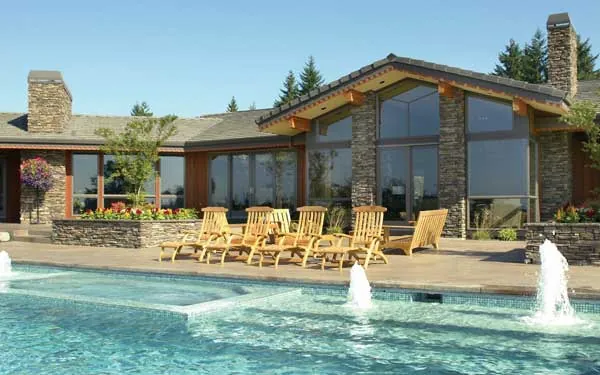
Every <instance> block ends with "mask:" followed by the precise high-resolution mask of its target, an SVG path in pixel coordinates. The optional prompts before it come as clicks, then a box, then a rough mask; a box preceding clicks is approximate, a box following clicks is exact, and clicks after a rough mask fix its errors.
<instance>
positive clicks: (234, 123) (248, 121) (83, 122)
mask: <svg viewBox="0 0 600 375" xmlns="http://www.w3.org/2000/svg"><path fill="white" fill-rule="evenodd" d="M267 111H268V110H264V109H263V110H252V111H240V112H232V113H220V114H213V115H205V116H199V117H193V118H178V119H177V120H175V125H176V126H177V134H176V135H174V136H173V137H172V138H171V139H170V140H169V141H168V142H167V143H166V144H165V146H166V147H184V146H186V145H188V144H192V145H195V144H200V143H206V142H216V141H222V142H228V141H240V140H242V139H248V138H264V139H269V138H276V137H277V136H275V135H273V134H268V133H262V132H260V131H259V129H258V127H257V125H256V123H255V121H256V119H258V117H260V116H261V115H263V114H264V113H266V112H267ZM132 119H133V117H131V116H93V115H73V116H72V118H71V120H70V121H69V122H68V123H67V124H66V126H65V130H64V131H63V132H62V133H29V132H28V131H27V114H26V113H10V112H8V113H7V112H4V113H0V143H14V144H60V145H101V144H102V143H103V139H102V138H101V137H98V136H97V135H96V134H95V131H96V129H98V128H110V129H113V130H115V131H116V132H120V131H121V130H123V129H124V128H125V125H127V123H128V122H130V121H131V120H132Z"/></svg>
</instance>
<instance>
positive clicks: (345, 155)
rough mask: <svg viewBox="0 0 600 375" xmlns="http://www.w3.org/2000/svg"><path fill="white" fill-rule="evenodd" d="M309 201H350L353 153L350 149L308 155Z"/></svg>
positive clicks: (318, 151)
mask: <svg viewBox="0 0 600 375" xmlns="http://www.w3.org/2000/svg"><path fill="white" fill-rule="evenodd" d="M308 178H309V201H311V202H314V201H332V200H349V199H351V195H352V151H351V149H349V148H338V149H323V150H311V151H309V153H308Z"/></svg>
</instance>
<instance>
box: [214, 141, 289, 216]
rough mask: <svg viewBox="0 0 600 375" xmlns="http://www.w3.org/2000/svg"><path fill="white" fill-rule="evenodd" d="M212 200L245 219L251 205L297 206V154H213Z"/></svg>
mask: <svg viewBox="0 0 600 375" xmlns="http://www.w3.org/2000/svg"><path fill="white" fill-rule="evenodd" d="M209 168H210V172H209V174H210V182H209V183H210V190H209V193H210V195H209V200H210V204H211V205H213V206H222V207H228V208H229V209H230V217H231V218H232V219H233V220H238V219H239V220H242V219H243V218H244V217H245V211H244V210H245V209H246V208H247V207H250V206H256V205H261V206H271V207H276V208H291V209H294V208H295V206H296V174H297V166H296V153H295V152H293V151H277V152H257V153H240V154H221V155H212V156H211V157H210V167H209Z"/></svg>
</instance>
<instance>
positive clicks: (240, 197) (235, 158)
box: [230, 154, 254, 221]
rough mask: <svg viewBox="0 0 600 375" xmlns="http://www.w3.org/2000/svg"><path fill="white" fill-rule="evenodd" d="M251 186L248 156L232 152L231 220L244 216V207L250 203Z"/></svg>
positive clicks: (240, 218) (241, 218)
mask: <svg viewBox="0 0 600 375" xmlns="http://www.w3.org/2000/svg"><path fill="white" fill-rule="evenodd" d="M253 190H254V189H253V186H252V184H251V181H250V156H249V155H248V154H234V155H232V157H231V205H230V210H231V212H230V214H231V219H232V220H234V221H235V220H243V219H245V218H246V211H245V210H246V208H248V207H250V206H251V204H252V194H253V193H254V192H253Z"/></svg>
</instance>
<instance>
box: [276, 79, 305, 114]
mask: <svg viewBox="0 0 600 375" xmlns="http://www.w3.org/2000/svg"><path fill="white" fill-rule="evenodd" d="M280 91H281V93H280V94H279V98H278V99H277V100H275V102H274V103H273V105H274V106H275V107H278V106H280V105H283V104H286V103H289V102H291V101H292V100H294V99H296V98H297V97H298V96H300V91H299V89H298V83H296V76H295V75H294V72H293V71H291V70H290V71H289V72H288V75H287V77H285V81H283V88H282V89H281V90H280Z"/></svg>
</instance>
